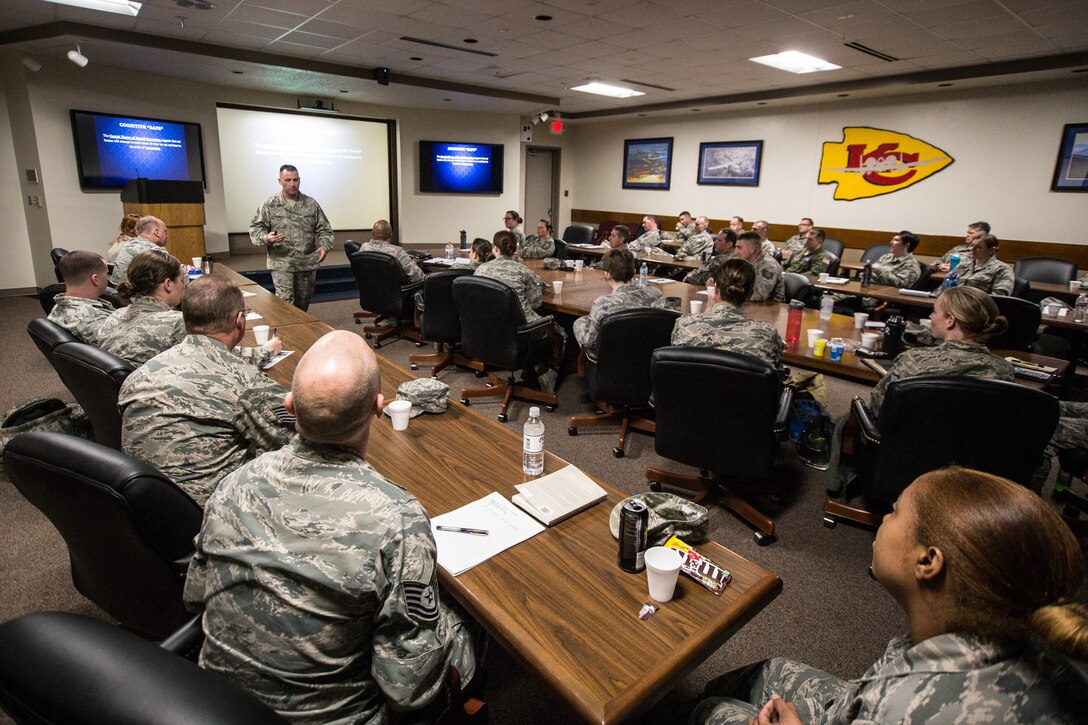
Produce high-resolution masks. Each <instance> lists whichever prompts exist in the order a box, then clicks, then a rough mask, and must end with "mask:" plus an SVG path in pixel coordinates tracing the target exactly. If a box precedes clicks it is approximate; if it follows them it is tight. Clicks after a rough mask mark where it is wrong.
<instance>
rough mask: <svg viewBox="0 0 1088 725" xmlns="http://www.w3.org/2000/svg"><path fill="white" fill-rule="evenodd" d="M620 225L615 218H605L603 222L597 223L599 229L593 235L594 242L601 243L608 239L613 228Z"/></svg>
mask: <svg viewBox="0 0 1088 725" xmlns="http://www.w3.org/2000/svg"><path fill="white" fill-rule="evenodd" d="M618 225H619V222H618V221H616V220H615V219H605V220H604V221H603V222H601V223H600V224H598V225H597V231H596V232H595V233H594V235H593V243H594V244H600V243H601V242H603V241H605V240H606V239H608V235H609V234H611V233H612V230H613V229H615V228H616V226H618Z"/></svg>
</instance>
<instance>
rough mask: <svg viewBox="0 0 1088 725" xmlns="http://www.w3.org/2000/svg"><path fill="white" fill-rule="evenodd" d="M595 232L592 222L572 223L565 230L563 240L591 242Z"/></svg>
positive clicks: (576, 242)
mask: <svg viewBox="0 0 1088 725" xmlns="http://www.w3.org/2000/svg"><path fill="white" fill-rule="evenodd" d="M595 233H596V230H595V229H594V228H593V225H592V224H571V225H570V226H569V227H567V228H566V229H564V230H563V241H564V242H566V243H567V244H590V243H592V242H593V235H594V234H595Z"/></svg>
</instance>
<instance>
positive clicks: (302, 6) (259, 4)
mask: <svg viewBox="0 0 1088 725" xmlns="http://www.w3.org/2000/svg"><path fill="white" fill-rule="evenodd" d="M242 4H243V5H246V6H249V7H254V8H267V9H269V10H279V11H281V12H285V13H295V14H297V15H307V16H310V15H313V14H314V13H319V12H321V11H322V10H324V9H325V8H327V7H329V6H330V5H335V4H336V0H242Z"/></svg>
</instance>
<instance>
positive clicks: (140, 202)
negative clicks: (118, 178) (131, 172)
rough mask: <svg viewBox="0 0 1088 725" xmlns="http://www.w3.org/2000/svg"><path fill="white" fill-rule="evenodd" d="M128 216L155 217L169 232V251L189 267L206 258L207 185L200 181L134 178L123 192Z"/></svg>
mask: <svg viewBox="0 0 1088 725" xmlns="http://www.w3.org/2000/svg"><path fill="white" fill-rule="evenodd" d="M121 204H122V206H124V209H125V214H139V215H140V216H155V217H158V218H159V219H162V220H163V222H164V223H165V224H166V226H167V227H168V228H169V230H170V238H169V241H167V243H166V249H167V251H169V252H170V254H172V255H174V256H175V257H177V258H178V259H179V260H181V262H182V264H189V263H190V260H191V259H192V258H193V257H203V256H204V253H205V249H204V185H203V184H202V183H201V182H199V181H166V180H158V179H132V180H131V181H129V182H128V183H127V184H125V188H123V189H122V190H121Z"/></svg>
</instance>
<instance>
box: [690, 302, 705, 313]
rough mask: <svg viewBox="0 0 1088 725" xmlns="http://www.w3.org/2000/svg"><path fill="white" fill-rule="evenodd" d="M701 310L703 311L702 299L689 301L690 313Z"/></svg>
mask: <svg viewBox="0 0 1088 725" xmlns="http://www.w3.org/2000/svg"><path fill="white" fill-rule="evenodd" d="M702 311H703V301H702V300H692V301H691V314H693V315H697V314H699V313H700V312H702Z"/></svg>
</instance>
